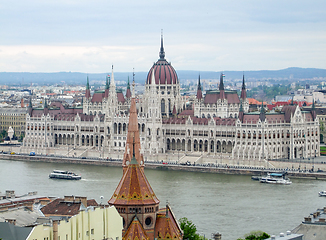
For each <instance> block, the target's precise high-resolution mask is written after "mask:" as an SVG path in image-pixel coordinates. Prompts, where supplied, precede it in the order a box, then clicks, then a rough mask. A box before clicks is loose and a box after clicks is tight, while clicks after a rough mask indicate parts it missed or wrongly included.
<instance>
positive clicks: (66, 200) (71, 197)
mask: <svg viewBox="0 0 326 240" xmlns="http://www.w3.org/2000/svg"><path fill="white" fill-rule="evenodd" d="M74 199H75V197H74V196H65V202H73V201H74Z"/></svg>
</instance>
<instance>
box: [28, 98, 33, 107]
mask: <svg viewBox="0 0 326 240" xmlns="http://www.w3.org/2000/svg"><path fill="white" fill-rule="evenodd" d="M28 107H29V108H33V105H32V96H31V97H30V98H29V104H28Z"/></svg>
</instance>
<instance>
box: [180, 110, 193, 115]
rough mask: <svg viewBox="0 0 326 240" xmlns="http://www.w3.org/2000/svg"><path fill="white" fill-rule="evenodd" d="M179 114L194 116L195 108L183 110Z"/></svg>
mask: <svg viewBox="0 0 326 240" xmlns="http://www.w3.org/2000/svg"><path fill="white" fill-rule="evenodd" d="M178 116H194V110H183V111H182V112H181V113H180V114H179V115H178Z"/></svg>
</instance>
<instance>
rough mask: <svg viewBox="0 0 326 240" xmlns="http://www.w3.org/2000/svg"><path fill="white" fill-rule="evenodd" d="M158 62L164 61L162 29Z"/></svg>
mask: <svg viewBox="0 0 326 240" xmlns="http://www.w3.org/2000/svg"><path fill="white" fill-rule="evenodd" d="M159 56H160V60H164V59H165V52H164V47H163V29H162V32H161V48H160V55H159Z"/></svg>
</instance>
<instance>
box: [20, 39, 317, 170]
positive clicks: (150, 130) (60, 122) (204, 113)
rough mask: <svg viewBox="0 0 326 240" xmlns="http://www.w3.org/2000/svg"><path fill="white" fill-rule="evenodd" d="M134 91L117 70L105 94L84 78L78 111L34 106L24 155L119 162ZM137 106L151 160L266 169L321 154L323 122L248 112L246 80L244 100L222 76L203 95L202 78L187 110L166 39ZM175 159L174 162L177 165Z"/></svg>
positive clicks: (286, 111)
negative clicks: (121, 85)
mask: <svg viewBox="0 0 326 240" xmlns="http://www.w3.org/2000/svg"><path fill="white" fill-rule="evenodd" d="M134 87H135V84H134V82H133V84H132V89H130V85H129V81H128V87H127V92H126V95H125V96H124V95H123V93H122V92H121V91H117V89H116V85H115V80H114V73H113V67H112V73H111V76H110V77H108V78H107V79H106V86H105V90H104V91H100V92H95V93H94V94H93V95H92V96H91V94H90V86H89V82H88V79H87V87H86V94H85V97H84V99H83V106H82V107H80V108H65V107H64V106H62V104H60V103H57V102H52V103H51V104H50V105H49V106H48V105H47V102H46V101H45V103H44V107H43V108H42V109H33V108H32V106H31V105H30V107H29V110H28V115H27V118H26V137H25V139H24V144H23V148H22V151H26V152H28V151H35V152H37V153H43V154H45V153H46V154H51V153H57V152H58V151H61V154H62V153H63V154H64V155H68V156H77V157H81V156H98V157H102V158H103V157H104V158H106V157H108V158H110V157H112V158H114V157H118V158H121V157H122V154H123V151H124V147H125V144H126V134H127V130H128V114H129V113H128V112H129V107H130V98H131V97H136V96H135V94H134ZM131 90H132V93H131ZM136 102H137V109H138V122H139V132H140V139H141V144H142V147H141V149H142V151H144V152H143V154H144V157H145V159H146V158H147V159H148V160H150V159H153V160H156V159H155V158H157V160H159V159H162V158H163V156H165V157H166V159H167V155H166V154H170V153H173V154H174V153H176V154H178V158H177V160H179V159H183V160H186V159H188V160H190V159H191V156H196V157H194V158H193V159H192V160H194V159H197V160H198V159H199V158H203V159H204V158H207V159H209V158H211V159H214V158H216V156H219V157H228V158H232V159H233V160H234V161H235V162H237V163H238V164H245V165H248V164H250V161H253V160H254V161H256V162H257V161H258V163H259V162H261V164H263V162H264V161H265V159H276V158H287V159H294V158H300V157H314V156H319V122H318V119H317V118H316V114H315V113H314V111H311V112H303V111H301V110H300V108H299V107H297V106H292V105H291V106H285V107H284V108H283V109H282V111H281V112H280V113H277V114H275V113H274V114H268V113H265V111H264V108H262V111H261V112H260V113H259V112H257V113H247V112H248V109H249V102H248V100H247V97H246V88H245V79H244V77H243V83H242V91H241V96H240V97H239V96H238V95H237V94H236V92H235V91H230V90H224V84H223V75H222V74H221V78H220V84H219V89H218V90H217V89H216V90H210V91H207V92H206V95H205V96H202V92H201V84H200V78H199V80H198V89H197V95H196V98H195V101H194V102H193V103H192V104H193V106H190V109H188V107H189V106H187V105H186V100H185V99H184V98H183V97H182V96H181V95H180V83H179V79H178V76H177V73H176V71H175V70H174V68H173V67H172V65H171V63H168V62H167V61H166V60H165V52H164V48H163V38H162V39H161V48H160V53H159V59H158V61H157V62H156V63H154V64H153V66H152V67H151V69H150V70H149V72H148V76H147V79H146V84H145V92H144V94H143V95H142V96H137V97H136ZM191 108H192V109H191ZM153 154H155V155H153ZM173 154H172V155H169V156H172V159H173V156H174V159H175V158H176V157H175V155H173ZM154 156H156V157H154ZM169 158H170V157H169ZM192 160H191V161H192ZM197 160H196V161H197ZM194 161H195V160H194ZM214 162H215V160H214ZM251 163H252V162H251Z"/></svg>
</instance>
